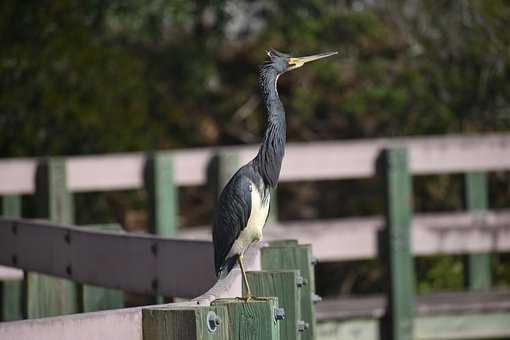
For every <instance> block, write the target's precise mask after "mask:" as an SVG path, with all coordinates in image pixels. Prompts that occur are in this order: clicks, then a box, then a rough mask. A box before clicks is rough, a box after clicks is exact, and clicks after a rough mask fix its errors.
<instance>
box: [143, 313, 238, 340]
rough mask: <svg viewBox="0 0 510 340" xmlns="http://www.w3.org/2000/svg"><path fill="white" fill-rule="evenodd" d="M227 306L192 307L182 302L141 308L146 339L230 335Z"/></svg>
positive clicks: (214, 339) (195, 339)
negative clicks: (180, 304)
mask: <svg viewBox="0 0 510 340" xmlns="http://www.w3.org/2000/svg"><path fill="white" fill-rule="evenodd" d="M227 320H228V316H227V313H226V309H225V307H224V306H207V307H190V306H179V304H175V305H168V306H167V307H149V308H144V309H143V310H142V323H143V326H142V327H143V339H144V340H205V339H207V340H222V339H230V338H229V337H228V336H229V333H228V327H227V325H228V323H227Z"/></svg>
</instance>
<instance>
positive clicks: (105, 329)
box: [0, 308, 143, 340]
mask: <svg viewBox="0 0 510 340" xmlns="http://www.w3.org/2000/svg"><path fill="white" fill-rule="evenodd" d="M0 339H2V340H3V339H6V340H8V339H9V340H10V339H16V340H33V339H37V340H55V339H73V340H104V339H108V340H143V337H142V309H141V308H127V309H119V310H114V311H104V312H95V313H80V314H73V315H66V316H59V317H50V318H43V319H34V320H22V321H14V322H2V323H0Z"/></svg>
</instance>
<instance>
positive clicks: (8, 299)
mask: <svg viewBox="0 0 510 340" xmlns="http://www.w3.org/2000/svg"><path fill="white" fill-rule="evenodd" d="M2 216H6V217H20V216H21V195H7V196H4V197H3V199H2ZM23 276H24V275H23V272H22V271H20V270H17V269H15V268H9V267H3V268H0V280H2V281H0V321H14V320H21V319H23V305H22V304H23V285H22V282H21V280H23Z"/></svg>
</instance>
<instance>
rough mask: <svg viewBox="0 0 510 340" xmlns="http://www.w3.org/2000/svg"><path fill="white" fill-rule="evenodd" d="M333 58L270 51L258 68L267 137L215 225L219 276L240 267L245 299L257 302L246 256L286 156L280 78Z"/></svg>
mask: <svg viewBox="0 0 510 340" xmlns="http://www.w3.org/2000/svg"><path fill="white" fill-rule="evenodd" d="M334 54H337V52H326V53H320V54H315V55H311V56H306V57H292V56H290V55H289V54H285V53H282V52H278V51H276V50H274V49H270V50H268V51H267V58H266V61H265V63H264V64H263V65H261V66H259V87H260V91H261V96H262V99H263V102H264V104H265V109H266V113H267V116H266V127H265V133H264V137H263V139H262V143H261V145H260V148H259V150H258V153H257V155H256V156H255V158H253V159H252V160H251V161H250V162H248V163H247V164H245V165H243V166H242V167H241V168H240V169H239V170H238V171H237V172H236V173H235V174H234V175H233V176H232V177H231V178H230V180H229V181H228V182H227V184H226V186H225V187H224V188H223V190H222V192H221V194H220V196H219V198H218V202H217V205H216V211H215V217H214V224H213V243H214V253H215V255H214V260H215V267H216V275H217V276H218V278H219V279H223V278H225V277H226V276H227V275H228V273H229V272H230V271H231V270H232V268H233V267H234V266H235V264H236V263H239V267H240V269H241V274H242V279H243V281H244V284H245V287H246V294H244V293H243V294H242V297H241V298H242V299H245V300H249V299H251V298H252V294H251V290H250V286H249V284H248V280H247V278H246V272H245V270H244V265H243V255H244V253H245V251H246V249H247V248H248V247H249V246H250V245H251V244H253V243H255V242H257V241H259V240H260V239H261V238H262V230H263V228H264V225H265V224H266V221H267V217H268V215H269V203H270V200H271V189H273V188H275V187H276V185H277V184H278V178H279V176H280V169H281V166H282V160H283V157H284V153H285V142H286V124H285V110H284V108H283V104H282V102H281V101H280V98H279V96H278V90H277V84H276V83H277V81H278V77H279V76H280V75H282V74H283V73H285V72H288V71H291V70H295V69H297V68H300V67H301V66H303V65H304V64H305V63H308V62H311V61H314V60H318V59H322V58H326V57H329V56H332V55H334Z"/></svg>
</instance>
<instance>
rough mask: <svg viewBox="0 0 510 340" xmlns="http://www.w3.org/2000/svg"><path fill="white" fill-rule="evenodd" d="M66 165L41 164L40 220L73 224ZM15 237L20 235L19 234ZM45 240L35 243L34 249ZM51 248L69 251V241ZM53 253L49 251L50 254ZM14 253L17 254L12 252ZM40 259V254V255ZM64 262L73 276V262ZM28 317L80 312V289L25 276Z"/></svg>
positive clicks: (54, 161)
mask: <svg viewBox="0 0 510 340" xmlns="http://www.w3.org/2000/svg"><path fill="white" fill-rule="evenodd" d="M66 177H67V175H66V165H65V161H64V160H63V159H57V158H53V159H47V160H44V161H42V162H41V164H40V165H39V167H38V170H37V175H36V202H37V214H38V216H39V217H43V218H48V219H49V220H51V221H55V222H60V223H71V222H72V220H73V219H74V213H73V201H72V197H71V194H70V193H69V191H67V188H66ZM16 236H18V235H17V234H16ZM39 242H43V239H39V240H34V243H32V245H30V246H32V247H36V246H37V243H39ZM49 246H50V247H57V246H58V247H61V248H63V249H66V248H68V246H69V240H68V239H67V238H66V237H63V238H62V239H61V240H60V242H58V243H56V242H54V243H52V244H50V245H49ZM24 251H25V250H19V251H18V252H17V254H16V256H17V257H18V260H20V259H21V258H22V257H23V252H24ZM51 252H52V250H49V253H50V254H51ZM13 253H14V252H13ZM39 256H41V254H39ZM61 260H62V261H64V262H65V264H64V265H63V268H65V269H66V276H64V277H72V262H70V261H69V259H66V258H63V259H61ZM26 299H27V307H26V310H27V317H28V318H40V317H48V316H55V315H63V314H70V313H76V312H78V311H79V305H78V288H77V286H76V285H75V284H74V283H73V282H71V281H69V280H65V279H60V278H56V277H51V276H47V275H41V274H35V273H30V272H29V273H27V274H26Z"/></svg>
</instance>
